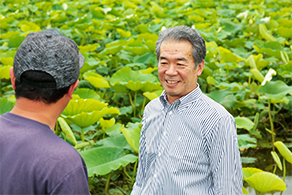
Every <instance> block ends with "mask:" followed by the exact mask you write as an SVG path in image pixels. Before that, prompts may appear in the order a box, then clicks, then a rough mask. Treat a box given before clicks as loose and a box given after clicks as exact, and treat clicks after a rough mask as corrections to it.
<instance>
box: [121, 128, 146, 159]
mask: <svg viewBox="0 0 292 195" xmlns="http://www.w3.org/2000/svg"><path fill="white" fill-rule="evenodd" d="M141 127H142V125H141V124H140V123H136V124H131V123H128V125H127V127H122V130H121V131H122V133H123V134H124V136H125V138H126V140H127V142H128V143H129V145H130V146H131V148H132V149H133V150H134V151H135V152H137V153H139V140H140V132H141Z"/></svg>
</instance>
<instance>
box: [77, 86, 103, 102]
mask: <svg viewBox="0 0 292 195" xmlns="http://www.w3.org/2000/svg"><path fill="white" fill-rule="evenodd" d="M74 94H76V95H78V96H79V97H80V98H82V99H94V100H99V99H100V96H99V95H98V94H97V93H96V92H95V91H94V90H92V89H88V88H78V89H77V90H76V91H74Z"/></svg>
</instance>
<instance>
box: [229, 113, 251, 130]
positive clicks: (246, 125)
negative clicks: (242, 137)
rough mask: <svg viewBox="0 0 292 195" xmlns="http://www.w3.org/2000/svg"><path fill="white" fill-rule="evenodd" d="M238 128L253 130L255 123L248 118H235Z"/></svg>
mask: <svg viewBox="0 0 292 195" xmlns="http://www.w3.org/2000/svg"><path fill="white" fill-rule="evenodd" d="M234 120H235V123H236V126H237V128H243V129H246V130H248V131H249V130H251V129H252V128H253V126H254V123H253V122H252V121H251V120H250V119H249V118H246V117H239V116H238V117H234Z"/></svg>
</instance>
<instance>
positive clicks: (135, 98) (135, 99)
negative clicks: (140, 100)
mask: <svg viewBox="0 0 292 195" xmlns="http://www.w3.org/2000/svg"><path fill="white" fill-rule="evenodd" d="M136 102H137V91H135V96H134V117H136Z"/></svg>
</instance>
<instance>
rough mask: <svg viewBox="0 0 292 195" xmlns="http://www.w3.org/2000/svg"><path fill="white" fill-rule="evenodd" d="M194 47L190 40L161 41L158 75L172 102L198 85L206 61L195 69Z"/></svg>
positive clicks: (168, 98) (169, 100)
mask: <svg viewBox="0 0 292 195" xmlns="http://www.w3.org/2000/svg"><path fill="white" fill-rule="evenodd" d="M192 49H193V46H192V44H191V43H190V42H189V41H172V40H165V41H163V42H162V43H161V46H160V56H159V62H158V75H159V80H160V82H161V85H162V87H163V88H164V90H165V91H166V93H167V100H168V102H169V103H170V104H171V103H173V102H174V101H175V100H177V99H179V98H181V97H183V96H185V95H186V94H188V93H190V92H191V91H193V90H194V89H195V88H196V87H197V79H198V76H200V75H201V73H202V72H203V68H204V63H205V62H204V61H203V62H202V63H201V64H200V65H199V66H198V67H197V68H196V69H195V60H194V58H193V56H192Z"/></svg>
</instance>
